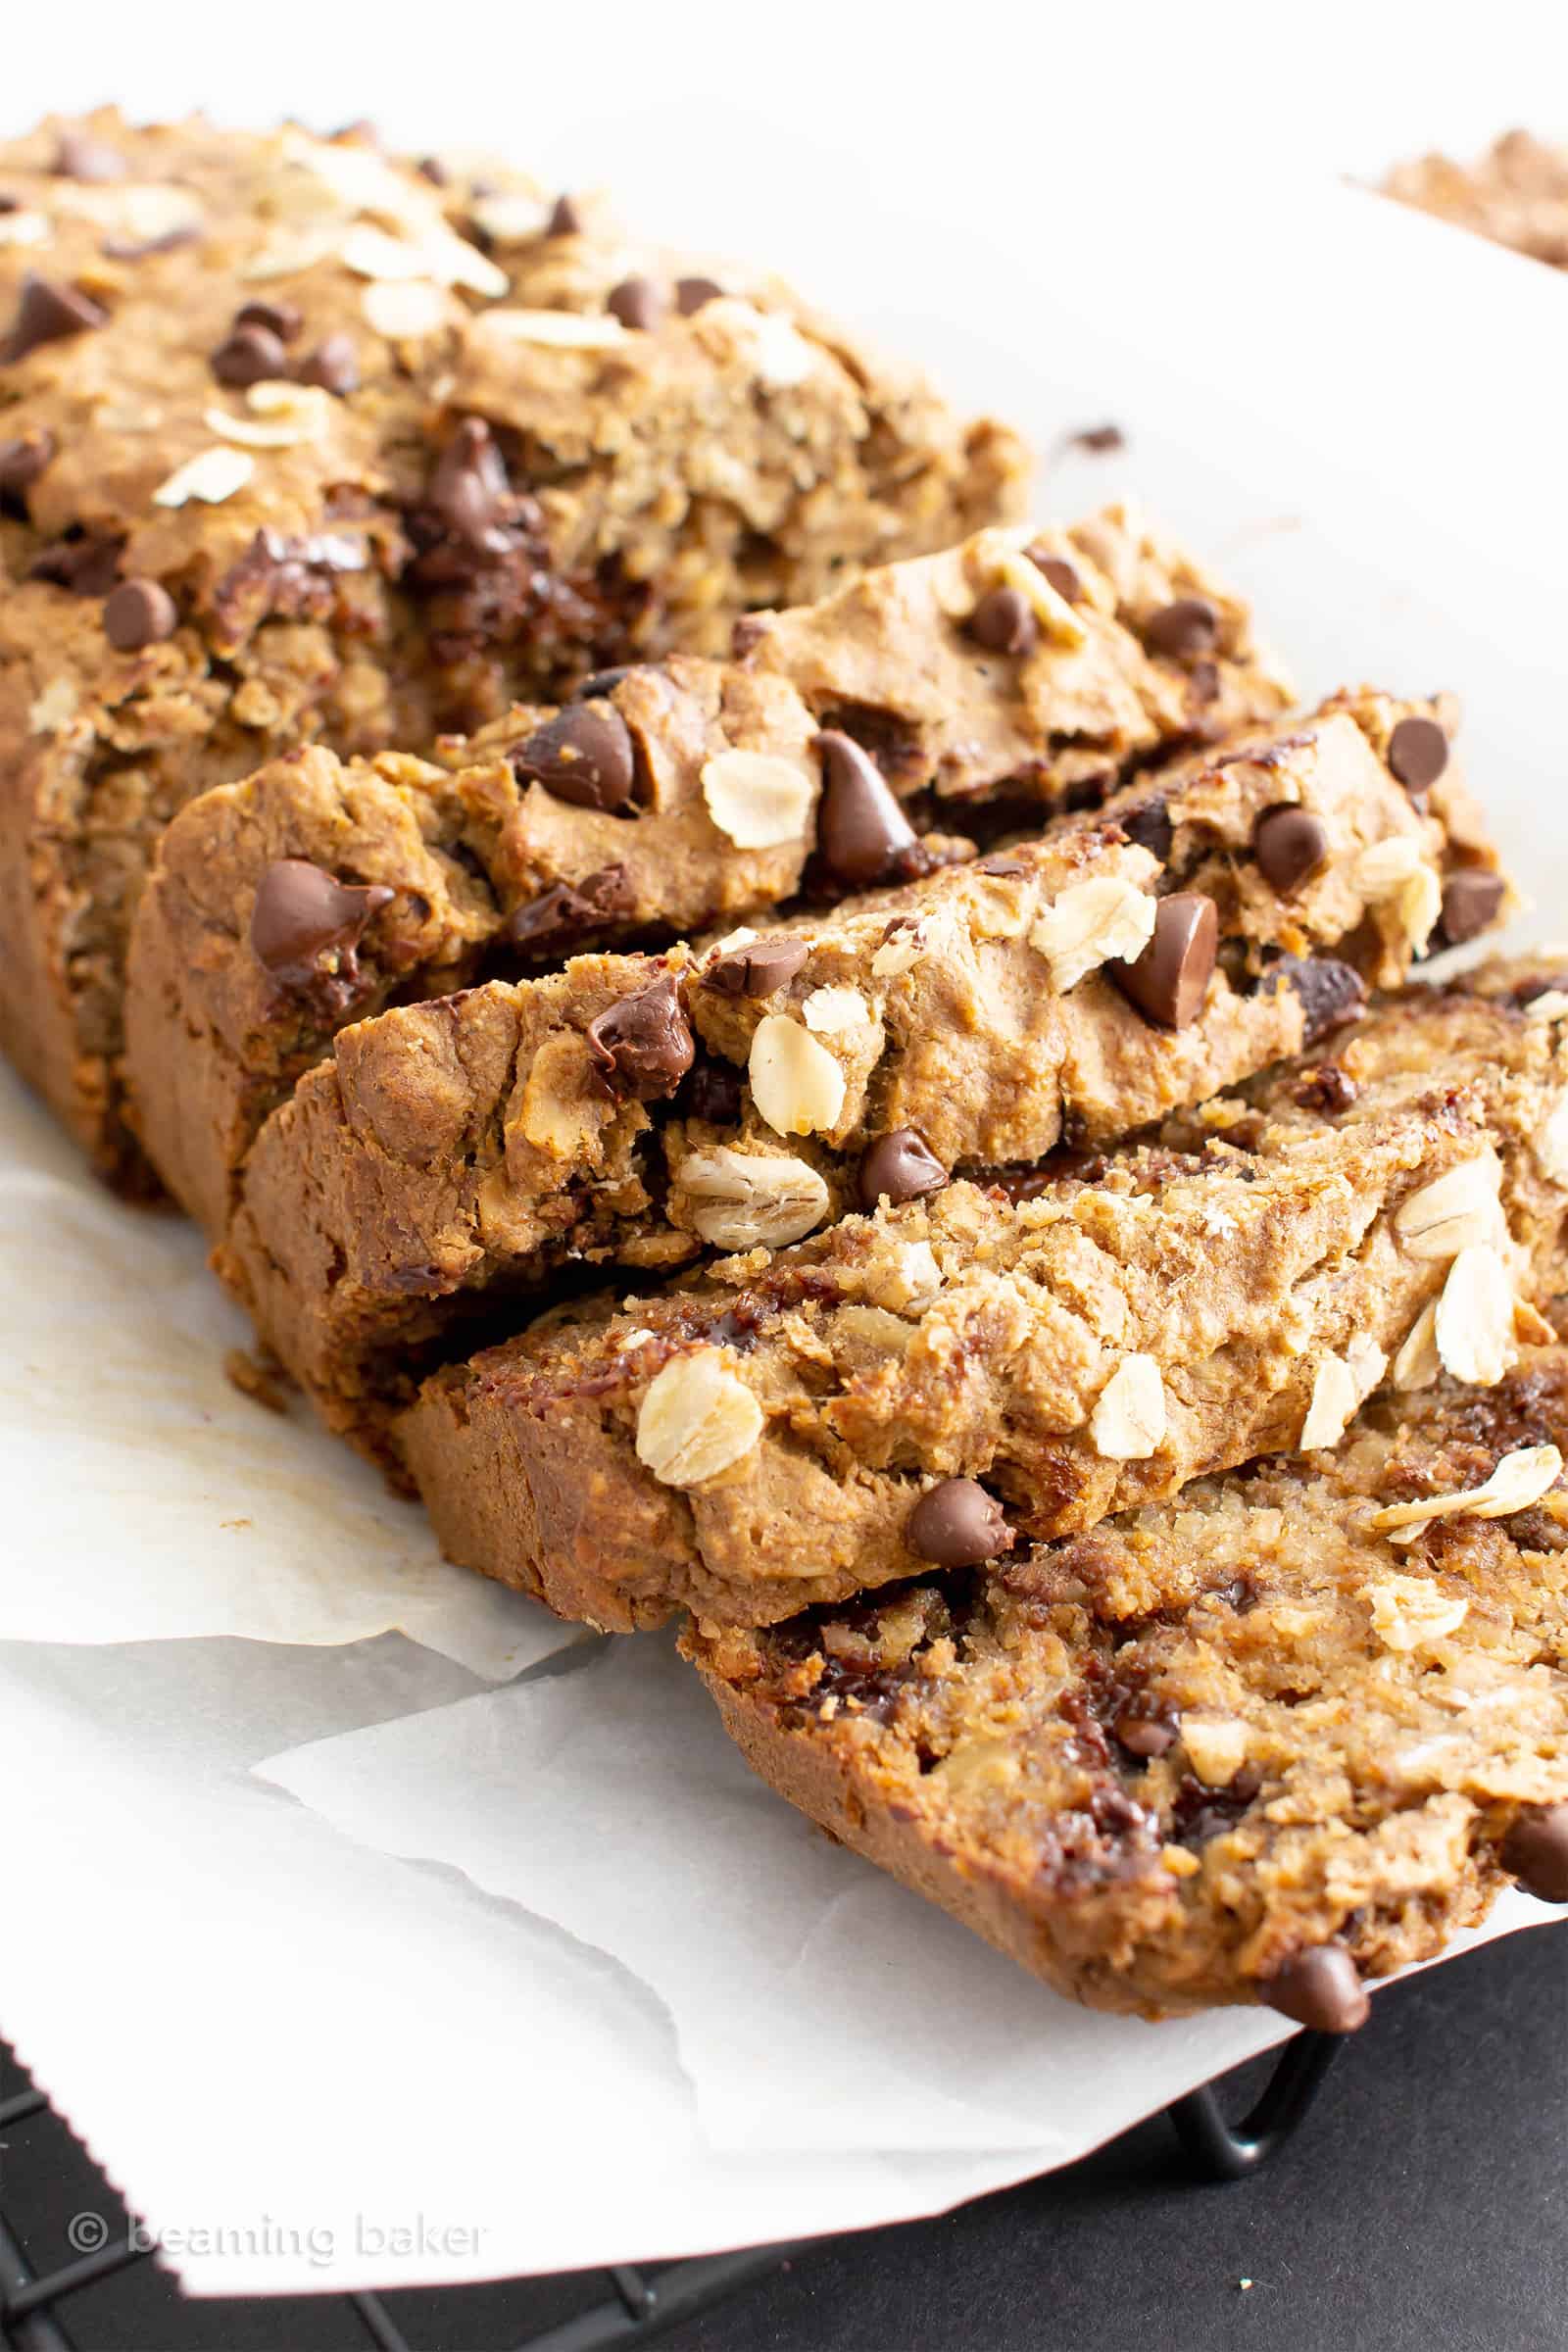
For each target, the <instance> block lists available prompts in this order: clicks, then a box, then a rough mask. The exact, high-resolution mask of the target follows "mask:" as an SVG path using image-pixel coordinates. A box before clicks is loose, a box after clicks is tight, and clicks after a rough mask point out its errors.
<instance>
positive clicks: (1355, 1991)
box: [1258, 1936, 1372, 2034]
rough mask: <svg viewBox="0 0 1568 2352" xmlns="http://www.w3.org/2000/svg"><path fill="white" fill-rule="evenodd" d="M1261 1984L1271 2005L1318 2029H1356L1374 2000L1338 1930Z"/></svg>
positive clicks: (1319, 2031) (1338, 2031)
mask: <svg viewBox="0 0 1568 2352" xmlns="http://www.w3.org/2000/svg"><path fill="white" fill-rule="evenodd" d="M1258 1990H1259V1992H1260V1993H1261V1994H1262V1996H1263V1998H1264V2000H1265V2001H1266V2002H1267V2003H1268V2005H1269V2007H1270V2008H1271V2009H1277V2010H1278V2011H1279V2013H1280V2015H1281V2016H1282V2017H1290V2018H1294V2019H1295V2020H1296V2023H1297V2024H1298V2025H1299V2026H1307V2027H1309V2028H1310V2029H1311V2031H1312V2032H1313V2033H1314V2034H1353V2033H1354V2032H1355V2030H1356V2028H1357V2026H1364V2025H1365V2024H1366V2021H1367V2017H1368V2015H1369V2014H1370V2011H1371V2006H1372V2005H1371V2002H1370V2001H1369V2000H1368V1998H1367V1989H1366V1986H1365V1985H1363V1984H1362V1982H1361V1977H1360V1972H1359V1971H1358V1969H1357V1968H1356V1965H1355V1962H1354V1961H1353V1960H1352V1958H1351V1957H1350V1954H1349V1951H1348V1948H1347V1946H1346V1945H1345V1944H1343V1943H1342V1942H1341V1941H1340V1940H1339V1938H1338V1937H1337V1936H1336V1937H1335V1938H1334V1940H1333V1941H1332V1942H1330V1943H1319V1944H1314V1945H1312V1946H1311V1947H1310V1948H1309V1949H1308V1950H1306V1951H1302V1952H1296V1953H1294V1954H1293V1955H1292V1957H1291V1958H1290V1959H1289V1960H1287V1961H1286V1962H1285V1964H1284V1966H1283V1967H1281V1968H1277V1969H1276V1970H1275V1972H1274V1974H1273V1976H1271V1977H1265V1978H1264V1979H1263V1981H1262V1983H1261V1984H1260V1985H1259V1986H1258Z"/></svg>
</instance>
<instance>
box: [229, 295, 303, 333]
mask: <svg viewBox="0 0 1568 2352" xmlns="http://www.w3.org/2000/svg"><path fill="white" fill-rule="evenodd" d="M304 324H305V319H304V315H303V313H302V312H301V311H300V308H299V306H298V304H297V303H292V302H242V303H241V304H240V306H239V309H238V310H237V311H236V312H235V313H234V318H233V325H234V327H235V328H238V327H242V326H265V327H266V329H267V331H268V333H269V334H270V335H275V336H276V337H277V339H278V341H279V342H280V343H292V342H293V340H294V338H295V336H296V335H297V334H298V333H299V331H300V328H301V327H302V326H303V325H304Z"/></svg>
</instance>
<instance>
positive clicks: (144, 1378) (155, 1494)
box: [0, 1065, 575, 1680]
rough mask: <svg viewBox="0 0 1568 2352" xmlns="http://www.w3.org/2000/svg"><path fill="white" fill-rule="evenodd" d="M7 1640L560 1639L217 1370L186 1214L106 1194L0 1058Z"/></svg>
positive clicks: (242, 1332) (215, 1305)
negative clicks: (453, 1563) (452, 1560)
mask: <svg viewBox="0 0 1568 2352" xmlns="http://www.w3.org/2000/svg"><path fill="white" fill-rule="evenodd" d="M0 1268H3V1269H4V1279H3V1280H0V1494H3V1495H5V1497H6V1525H5V1532H4V1535H3V1537H0V1641H21V1640H25V1641H34V1642H133V1641H151V1640H155V1639H159V1638H164V1639H167V1638H169V1637H172V1636H182V1637H186V1638H189V1637H191V1636H194V1635H201V1634H240V1635H245V1636H248V1637H250V1638H251V1639H253V1640H255V1641H262V1642H356V1641H359V1640H361V1639H362V1638H363V1637H365V1636H367V1635H370V1634H377V1633H381V1632H383V1631H385V1630H387V1629H389V1628H393V1627H401V1628H402V1629H403V1630H404V1631H405V1632H406V1633H409V1634H412V1635H414V1636H415V1637H416V1638H417V1640H418V1641H420V1642H426V1643H428V1644H429V1646H430V1647H432V1648H434V1649H440V1650H444V1651H445V1652H446V1653H447V1654H448V1655H449V1656H450V1657H454V1658H458V1659H461V1660H462V1661H463V1662H464V1663H465V1664H466V1665H469V1666H471V1667H473V1668H474V1670H475V1672H477V1673H479V1674H483V1675H488V1676H493V1677H495V1678H496V1679H498V1680H500V1679H505V1678H506V1677H507V1676H510V1675H514V1674H516V1673H518V1672H520V1671H521V1670H522V1668H524V1667H526V1666H528V1665H531V1664H532V1663H533V1662H534V1660H535V1659H537V1658H540V1657H543V1656H546V1655H547V1654H548V1653H549V1652H550V1651H551V1650H553V1649H558V1648H560V1647H561V1646H562V1644H563V1643H564V1642H570V1641H572V1640H574V1639H575V1632H574V1629H573V1628H572V1627H570V1626H567V1625H563V1624H562V1623H561V1622H560V1621H559V1620H558V1619H557V1618H554V1617H552V1616H551V1615H550V1613H549V1611H548V1610H545V1609H541V1608H539V1607H538V1606H536V1604H534V1603H533V1602H531V1601H528V1600H525V1599H524V1598H522V1596H521V1595H520V1594H518V1593H509V1592H507V1591H506V1590H504V1589H503V1588H502V1587H500V1586H497V1585H492V1584H490V1583H488V1582H487V1581H486V1580H485V1579H484V1578H482V1577H475V1576H465V1575H463V1574H462V1573H461V1572H460V1571H459V1570H457V1569H455V1568H452V1567H449V1566H448V1565H447V1563H446V1562H445V1561H444V1560H443V1559H442V1558H441V1555H440V1553H439V1551H438V1550H437V1548H436V1545H435V1542H434V1539H433V1538H432V1536H431V1534H430V1531H429V1528H428V1526H427V1525H426V1523H425V1521H424V1518H423V1515H422V1514H421V1513H420V1512H419V1511H418V1510H417V1509H416V1508H414V1507H413V1506H412V1505H411V1504H409V1503H407V1502H402V1501H400V1500H399V1499H398V1498H397V1496H396V1495H392V1494H390V1493H389V1492H388V1490H387V1488H386V1486H385V1485H384V1483H383V1481H382V1480H381V1478H380V1477H379V1475H378V1474H377V1473H376V1472H375V1471H374V1470H372V1469H370V1468H369V1466H368V1464H366V1463H364V1462H360V1461H357V1460H354V1459H353V1458H352V1457H351V1456H350V1455H349V1454H348V1453H347V1452H346V1450H345V1449H344V1448H343V1447H342V1446H337V1445H334V1444H333V1443H332V1442H331V1441H330V1440H329V1439H328V1438H327V1437H325V1436H324V1435H323V1434H322V1432H321V1431H320V1430H319V1429H317V1428H315V1427H314V1426H313V1425H312V1424H311V1422H310V1421H309V1419H308V1418H307V1416H306V1415H305V1413H304V1411H303V1410H302V1409H296V1410H295V1411H294V1413H293V1414H292V1415H291V1416H289V1417H288V1418H286V1419H285V1418H282V1417H280V1416H278V1415H276V1414H274V1413H271V1412H270V1411H269V1410H267V1408H266V1407H265V1406H263V1405H260V1404H258V1403H257V1402H256V1401H255V1400H254V1399H253V1398H252V1397H246V1396H242V1395H241V1394H240V1392H239V1391H238V1390H237V1389H236V1388H234V1387H233V1386H232V1384H231V1383H230V1382H229V1381H228V1379H227V1378H226V1377H225V1375H224V1371H223V1361H224V1357H225V1354H226V1353H227V1351H228V1350H229V1349H230V1348H238V1347H242V1346H243V1345H244V1344H245V1343H246V1341H247V1340H248V1339H249V1337H250V1331H249V1326H248V1324H247V1323H246V1321H245V1318H244V1316H243V1315H242V1314H241V1313H240V1312H239V1310H238V1308H237V1307H235V1306H233V1305H231V1304H230V1302H229V1301H228V1300H227V1299H225V1298H224V1296H223V1294H222V1293H221V1290H220V1289H219V1286H218V1284H217V1283H216V1282H215V1281H214V1280H213V1277H212V1275H211V1274H210V1273H209V1272H208V1270H207V1264H206V1252H205V1250H204V1249H203V1246H202V1242H201V1238H200V1236H199V1235H198V1234H197V1232H196V1230H195V1228H194V1226H192V1225H190V1224H188V1223H187V1222H186V1221H185V1220H184V1219H183V1218H180V1217H176V1216H174V1215H172V1214H170V1213H166V1212H163V1211H160V1210H156V1209H149V1210H142V1211H136V1210H131V1209H127V1208H125V1207H123V1205H122V1204H121V1203H120V1202H118V1201H113V1200H111V1199H110V1198H109V1196H108V1195H107V1194H106V1193H105V1192H104V1190H103V1188H102V1187H101V1186H100V1185H98V1184H97V1183H96V1182H95V1181H94V1180H93V1178H92V1177H91V1176H90V1175H89V1174H88V1172H87V1170H86V1168H85V1167H84V1166H83V1164H82V1162H81V1160H80V1158H79V1156H78V1154H77V1153H76V1152H74V1151H73V1149H72V1147H71V1146H70V1144H69V1143H68V1142H67V1141H66V1139H65V1137H64V1136H62V1135H61V1134H60V1132H59V1131H58V1130H57V1129H56V1128H55V1127H54V1125H53V1124H52V1122H51V1121H50V1120H49V1119H48V1118H47V1117H46V1116H45V1114H44V1112H43V1111H42V1110H41V1109H40V1108H39V1106H38V1104H37V1103H34V1102H33V1101H32V1100H31V1099H30V1098H29V1097H28V1095H27V1094H26V1092H25V1089H24V1088H23V1087H22V1086H21V1085H20V1084H19V1083H18V1081H17V1080H16V1078H15V1077H14V1076H13V1075H12V1073H11V1072H10V1071H9V1070H7V1069H5V1068H4V1066H3V1065H0Z"/></svg>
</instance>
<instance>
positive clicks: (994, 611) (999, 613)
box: [968, 588, 1040, 655]
mask: <svg viewBox="0 0 1568 2352" xmlns="http://www.w3.org/2000/svg"><path fill="white" fill-rule="evenodd" d="M968 631H969V635H970V636H971V637H972V638H973V639H974V641H975V643H976V645H983V646H984V647H985V649H986V651H987V652H988V653H992V654H1015V655H1023V654H1032V653H1033V652H1034V649H1035V647H1036V646H1037V645H1038V644H1039V643H1040V623H1039V621H1038V620H1036V618H1035V616H1034V612H1033V609H1032V608H1031V606H1030V603H1029V600H1028V598H1027V597H1026V596H1023V595H1022V594H1020V592H1019V591H1018V590H1017V589H1016V588H992V589H989V590H988V591H987V592H986V594H985V595H984V596H983V597H982V598H981V599H980V602H979V603H978V604H977V605H976V607H975V609H974V611H973V612H972V613H970V615H969V620H968Z"/></svg>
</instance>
